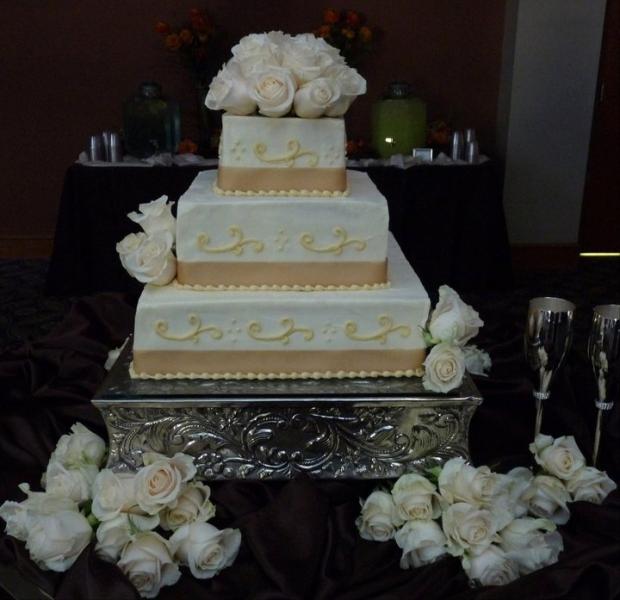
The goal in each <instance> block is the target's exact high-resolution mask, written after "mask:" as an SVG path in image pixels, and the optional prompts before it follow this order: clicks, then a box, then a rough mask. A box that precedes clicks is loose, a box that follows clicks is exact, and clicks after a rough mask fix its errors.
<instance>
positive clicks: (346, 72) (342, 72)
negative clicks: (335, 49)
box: [325, 64, 366, 117]
mask: <svg viewBox="0 0 620 600" xmlns="http://www.w3.org/2000/svg"><path fill="white" fill-rule="evenodd" d="M325 77H328V78H329V79H332V80H333V81H335V82H336V83H337V84H338V86H339V87H340V98H339V99H338V100H337V101H336V102H334V103H333V104H332V105H331V106H329V107H328V108H327V109H326V110H325V116H327V117H342V116H343V115H344V114H345V113H346V112H347V110H349V107H350V106H351V104H352V103H353V101H354V100H355V99H356V98H357V97H358V96H361V95H362V94H365V93H366V80H365V79H364V78H363V77H362V76H361V75H360V74H359V73H358V72H357V71H356V70H355V69H352V68H351V67H347V66H346V65H343V64H336V65H334V66H331V67H329V68H328V69H326V71H325Z"/></svg>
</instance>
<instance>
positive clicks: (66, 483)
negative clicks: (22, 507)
mask: <svg viewBox="0 0 620 600" xmlns="http://www.w3.org/2000/svg"><path fill="white" fill-rule="evenodd" d="M98 472H99V469H98V468H97V466H96V465H90V464H85V465H83V466H81V467H79V468H76V469H68V468H67V467H65V466H64V465H63V464H62V463H60V462H59V461H57V460H51V461H50V462H49V464H48V465H47V470H46V471H45V473H44V475H43V477H42V480H41V483H42V485H43V487H44V488H45V489H46V491H47V492H49V493H50V494H54V495H56V496H64V497H66V498H71V500H73V501H75V502H77V503H81V502H85V501H86V500H90V499H91V498H92V488H93V483H94V481H95V477H97V473H98Z"/></svg>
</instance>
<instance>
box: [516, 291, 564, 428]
mask: <svg viewBox="0 0 620 600" xmlns="http://www.w3.org/2000/svg"><path fill="white" fill-rule="evenodd" d="M574 312H575V305H574V304H573V303H572V302H569V301H568V300H564V299H562V298H546V297H544V298H532V299H531V300H530V305H529V309H528V312H527V324H526V328H525V356H526V358H527V362H528V365H529V367H530V369H531V370H532V371H533V373H534V390H533V394H534V398H536V425H535V428H534V437H535V436H537V435H538V434H539V433H540V426H541V423H542V413H543V401H544V400H546V399H547V398H549V395H550V392H549V389H550V386H551V382H552V380H553V378H554V376H555V374H556V373H557V371H558V369H559V368H560V366H561V365H562V362H563V360H564V357H565V356H566V352H567V351H568V349H569V347H570V344H571V341H572V338H573V316H574Z"/></svg>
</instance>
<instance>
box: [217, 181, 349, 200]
mask: <svg viewBox="0 0 620 600" xmlns="http://www.w3.org/2000/svg"><path fill="white" fill-rule="evenodd" d="M213 191H214V192H215V193H216V194H217V195H218V196H293V197H295V196H299V197H314V198H338V197H342V196H348V195H349V193H350V192H349V190H348V189H346V190H344V192H338V191H335V192H330V191H329V190H288V191H287V190H269V191H266V190H243V191H242V190H223V189H222V188H220V187H218V186H217V184H215V183H214V184H213Z"/></svg>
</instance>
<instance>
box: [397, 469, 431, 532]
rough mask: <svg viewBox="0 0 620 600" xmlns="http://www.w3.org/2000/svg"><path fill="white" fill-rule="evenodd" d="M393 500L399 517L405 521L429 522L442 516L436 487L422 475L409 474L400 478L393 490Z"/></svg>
mask: <svg viewBox="0 0 620 600" xmlns="http://www.w3.org/2000/svg"><path fill="white" fill-rule="evenodd" d="M392 498H393V499H394V505H395V506H396V512H397V514H398V516H399V517H400V518H401V519H402V520H403V521H406V520H409V519H421V520H424V521H427V520H429V519H436V518H438V517H439V516H440V515H441V505H440V503H439V494H438V493H437V490H436V488H435V486H434V485H433V484H432V483H431V482H430V481H429V480H428V479H426V477H422V475H417V474H415V473H407V474H405V475H401V477H399V478H398V480H397V481H396V483H395V484H394V487H393V488H392Z"/></svg>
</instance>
